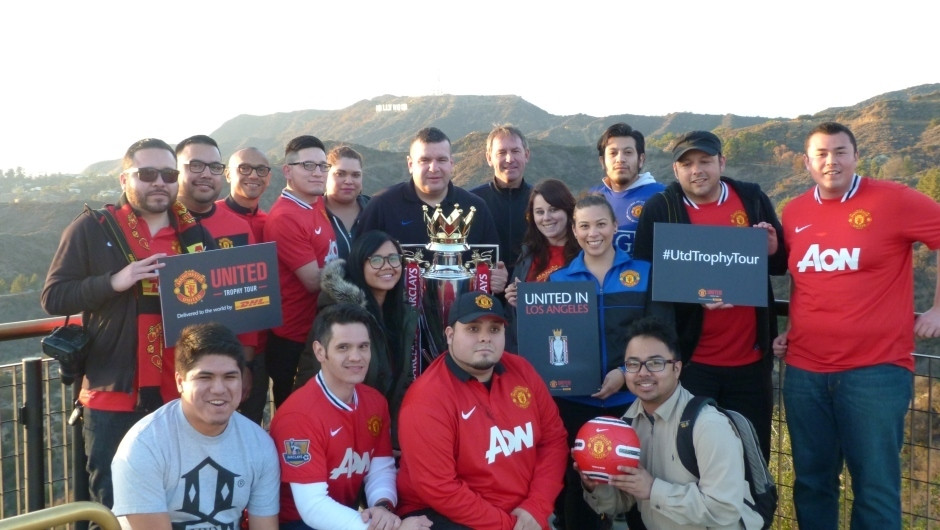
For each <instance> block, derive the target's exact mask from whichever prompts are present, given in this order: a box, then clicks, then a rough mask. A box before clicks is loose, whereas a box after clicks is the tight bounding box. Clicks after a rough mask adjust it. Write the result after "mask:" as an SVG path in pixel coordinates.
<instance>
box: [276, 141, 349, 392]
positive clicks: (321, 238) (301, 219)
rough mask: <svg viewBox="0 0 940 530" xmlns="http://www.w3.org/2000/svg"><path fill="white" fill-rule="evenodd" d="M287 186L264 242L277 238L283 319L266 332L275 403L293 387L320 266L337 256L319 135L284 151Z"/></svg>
mask: <svg viewBox="0 0 940 530" xmlns="http://www.w3.org/2000/svg"><path fill="white" fill-rule="evenodd" d="M282 169H283V171H284V178H285V179H286V180H287V187H285V188H284V190H283V191H281V196H280V197H278V199H277V200H276V201H275V202H274V205H273V206H271V212H270V213H269V214H268V220H267V222H266V223H265V225H264V241H265V242H268V241H273V242H275V243H277V268H278V275H279V279H280V282H281V312H282V315H283V322H282V324H281V325H280V326H278V327H276V328H273V329H272V330H271V331H270V333H269V334H268V342H267V344H266V346H265V348H266V354H267V356H266V358H265V364H266V366H267V369H268V374H269V375H270V376H271V381H272V385H273V392H274V405H275V406H280V405H281V403H283V402H284V400H285V399H287V396H288V395H290V393H291V390H292V389H293V388H294V376H295V375H296V374H297V360H298V359H299V358H300V352H302V351H303V349H304V343H305V341H306V340H307V334H308V333H310V326H311V325H312V324H313V319H314V317H316V316H317V295H318V294H319V293H320V271H321V270H322V269H323V267H324V266H326V264H327V263H329V262H330V261H333V260H334V259H336V258H337V257H339V254H338V249H337V245H336V235H335V234H334V232H333V226H332V225H331V224H330V218H329V215H328V214H327V212H326V207H325V206H324V203H323V198H322V195H323V192H324V191H325V190H326V176H327V173H328V172H329V170H330V164H329V163H328V162H327V161H326V148H325V147H324V146H323V142H321V141H320V139H319V138H317V137H315V136H310V135H303V136H298V137H296V138H294V139H293V140H291V141H290V142H288V144H287V147H286V148H285V150H284V166H283V167H282Z"/></svg>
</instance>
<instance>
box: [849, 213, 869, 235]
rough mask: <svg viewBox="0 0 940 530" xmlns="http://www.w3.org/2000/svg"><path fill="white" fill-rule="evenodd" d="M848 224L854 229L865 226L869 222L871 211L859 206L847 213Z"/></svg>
mask: <svg viewBox="0 0 940 530" xmlns="http://www.w3.org/2000/svg"><path fill="white" fill-rule="evenodd" d="M849 224H850V225H852V228H854V229H856V230H861V229H863V228H866V227H867V226H868V225H870V224H871V212H869V211H867V210H862V209H861V208H860V209H858V210H855V211H854V212H852V213H850V214H849Z"/></svg>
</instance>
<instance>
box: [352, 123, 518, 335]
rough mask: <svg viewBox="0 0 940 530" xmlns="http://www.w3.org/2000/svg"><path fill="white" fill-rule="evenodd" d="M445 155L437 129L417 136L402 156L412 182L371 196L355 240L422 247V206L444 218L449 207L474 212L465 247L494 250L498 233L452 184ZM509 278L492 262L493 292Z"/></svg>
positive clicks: (475, 201)
mask: <svg viewBox="0 0 940 530" xmlns="http://www.w3.org/2000/svg"><path fill="white" fill-rule="evenodd" d="M450 151H451V144H450V138H448V137H447V135H446V134H444V132H443V131H441V130H440V129H438V128H436V127H427V128H424V129H421V130H420V131H418V134H416V135H415V137H414V140H412V142H411V147H410V149H409V154H408V157H407V162H408V171H409V173H411V180H408V181H405V182H399V183H398V184H393V185H392V186H389V187H387V188H385V189H384V190H382V191H380V192H378V193H376V194H375V196H374V197H373V198H372V200H371V201H369V204H368V205H367V206H366V208H365V210H363V211H362V216H361V217H360V219H359V226H358V227H357V228H356V229H355V230H354V231H353V233H354V235H355V234H360V233H362V232H367V231H369V230H382V231H383V232H385V233H387V234H389V235H390V236H392V237H394V238H395V239H397V240H398V241H399V242H400V243H401V244H402V245H405V246H408V245H426V244H427V243H428V242H429V241H430V238H429V236H428V229H427V224H426V223H425V221H424V211H423V210H422V206H427V207H428V208H429V212H428V213H429V214H430V213H432V212H433V210H434V208H435V207H436V206H437V205H438V204H440V205H441V208H442V209H443V213H444V215H450V213H451V212H452V211H453V209H454V206H455V205H460V209H462V210H463V215H464V216H466V215H467V214H469V213H470V208H476V213H475V215H474V219H473V222H472V223H471V224H470V233H469V234H468V237H467V243H469V244H470V245H479V244H487V245H499V232H497V230H496V223H495V221H494V220H493V216H492V215H491V213H490V209H489V207H488V206H487V205H486V202H485V201H484V200H483V199H481V198H480V197H478V196H476V195H474V194H473V193H470V192H469V191H467V190H465V189H463V188H460V187H457V186H454V184H453V182H451V179H452V178H453V171H454V158H453V157H452V156H451V152H450ZM508 279H509V274H508V272H507V270H506V266H505V265H504V264H503V263H502V262H499V263H497V264H496V267H494V268H493V271H492V279H491V288H492V290H493V292H494V293H501V292H503V289H505V287H506V281H507V280H508ZM439 331H440V332H442V333H443V330H439Z"/></svg>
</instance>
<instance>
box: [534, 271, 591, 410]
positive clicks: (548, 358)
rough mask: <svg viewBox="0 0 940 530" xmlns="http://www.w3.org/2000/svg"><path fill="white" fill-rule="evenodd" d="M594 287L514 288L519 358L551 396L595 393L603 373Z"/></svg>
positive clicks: (557, 284)
mask: <svg viewBox="0 0 940 530" xmlns="http://www.w3.org/2000/svg"><path fill="white" fill-rule="evenodd" d="M596 289H597V287H596V286H595V285H594V282H525V283H520V284H519V297H518V299H517V300H518V304H517V307H516V334H517V337H518V342H519V355H521V356H523V357H525V358H526V359H527V360H528V361H529V362H530V363H532V365H533V366H534V367H535V369H536V370H537V371H538V373H539V375H541V376H542V379H544V380H545V384H546V385H548V389H549V390H550V391H551V393H552V395H553V396H585V395H589V394H593V393H594V392H597V389H598V388H599V387H600V384H601V381H602V378H603V373H602V372H603V370H602V367H601V353H600V351H601V350H600V347H601V346H600V335H599V324H598V313H597V294H596V292H595V290H596Z"/></svg>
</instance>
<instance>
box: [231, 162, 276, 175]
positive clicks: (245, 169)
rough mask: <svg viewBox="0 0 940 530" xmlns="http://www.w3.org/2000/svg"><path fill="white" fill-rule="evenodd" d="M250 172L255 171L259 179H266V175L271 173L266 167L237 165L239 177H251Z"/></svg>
mask: <svg viewBox="0 0 940 530" xmlns="http://www.w3.org/2000/svg"><path fill="white" fill-rule="evenodd" d="M251 170H255V173H257V174H258V176H259V177H261V178H264V177H267V176H268V173H270V172H271V168H269V167H268V166H252V165H251V164H238V174H239V175H245V176H246V177H247V176H248V175H251Z"/></svg>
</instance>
